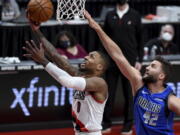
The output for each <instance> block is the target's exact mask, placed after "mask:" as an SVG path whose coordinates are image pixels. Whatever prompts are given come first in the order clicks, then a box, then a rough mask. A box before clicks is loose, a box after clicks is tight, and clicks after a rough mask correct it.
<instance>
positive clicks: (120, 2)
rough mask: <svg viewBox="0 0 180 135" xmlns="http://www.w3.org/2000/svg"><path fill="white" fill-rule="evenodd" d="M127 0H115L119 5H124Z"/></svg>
mask: <svg viewBox="0 0 180 135" xmlns="http://www.w3.org/2000/svg"><path fill="white" fill-rule="evenodd" d="M127 1H128V0H117V3H118V4H119V5H124V4H125V3H127Z"/></svg>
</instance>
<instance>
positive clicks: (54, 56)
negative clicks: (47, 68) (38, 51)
mask: <svg viewBox="0 0 180 135" xmlns="http://www.w3.org/2000/svg"><path fill="white" fill-rule="evenodd" d="M31 28H32V30H33V33H34V34H35V36H36V38H38V40H39V41H40V42H42V43H43V46H44V49H45V54H46V56H47V57H48V59H50V60H51V61H52V62H54V63H55V64H56V65H57V66H58V67H60V68H61V69H64V70H65V71H66V72H68V73H69V74H71V75H80V74H81V73H80V71H79V70H78V68H76V67H74V66H72V65H71V64H70V63H69V61H68V60H67V59H65V58H63V57H62V56H61V55H60V54H59V53H58V52H57V50H56V48H55V47H54V46H53V45H52V44H51V43H50V42H49V41H48V40H47V39H46V37H45V36H44V35H43V34H42V32H41V31H40V30H39V26H36V25H34V24H32V23H31Z"/></svg>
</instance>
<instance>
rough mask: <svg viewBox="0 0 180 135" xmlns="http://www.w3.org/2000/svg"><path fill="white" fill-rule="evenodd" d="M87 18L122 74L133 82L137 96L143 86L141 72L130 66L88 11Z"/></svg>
mask: <svg viewBox="0 0 180 135" xmlns="http://www.w3.org/2000/svg"><path fill="white" fill-rule="evenodd" d="M85 17H86V18H87V20H88V22H89V25H90V26H91V27H92V28H93V29H94V30H95V31H96V32H97V34H98V36H99V38H100V40H101V42H102V44H103V46H104V48H105V49H106V50H107V52H108V54H109V55H110V56H111V57H112V59H113V60H114V61H115V63H116V65H117V66H118V68H119V69H120V70H121V72H122V73H123V74H124V75H125V76H126V77H127V78H128V79H129V81H130V82H131V85H132V88H133V94H135V93H136V90H138V89H139V88H140V87H141V86H142V85H143V83H142V77H141V74H140V72H139V71H138V70H136V69H135V68H134V67H132V66H131V65H130V64H129V62H128V61H127V59H126V58H125V57H124V55H123V53H122V51H121V49H120V48H119V47H118V45H117V44H116V43H115V42H114V41H112V40H111V39H110V37H109V36H108V35H107V34H106V33H105V32H104V31H103V30H102V28H101V27H100V25H99V24H97V23H96V22H95V21H94V19H93V18H92V17H91V16H90V15H89V13H88V12H87V11H85Z"/></svg>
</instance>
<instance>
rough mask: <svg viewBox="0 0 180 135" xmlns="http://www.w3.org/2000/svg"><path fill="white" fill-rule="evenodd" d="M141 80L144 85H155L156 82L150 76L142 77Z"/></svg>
mask: <svg viewBox="0 0 180 135" xmlns="http://www.w3.org/2000/svg"><path fill="white" fill-rule="evenodd" d="M142 80H143V82H144V83H145V84H149V83H156V82H157V79H156V78H155V77H154V76H152V75H148V76H143V78H142Z"/></svg>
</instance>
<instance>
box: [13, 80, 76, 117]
mask: <svg viewBox="0 0 180 135" xmlns="http://www.w3.org/2000/svg"><path fill="white" fill-rule="evenodd" d="M38 81H39V77H35V78H33V79H32V80H31V81H30V85H29V88H21V89H17V88H12V91H13V93H14V96H15V99H14V101H13V102H12V104H11V106H10V108H11V109H15V108H16V107H17V106H18V105H19V106H20V107H21V109H22V111H23V113H24V115H25V116H30V112H29V110H28V108H32V107H33V106H34V104H33V103H34V101H37V105H36V106H37V107H47V106H48V105H49V97H50V95H49V94H50V92H51V93H53V94H54V106H64V105H65V97H69V99H68V101H69V103H70V104H72V99H73V89H70V88H68V89H67V88H65V87H59V88H58V87H57V86H55V85H52V86H48V87H44V88H43V87H35V84H37V83H38ZM66 91H69V92H68V93H69V95H68V96H66ZM25 93H26V94H27V93H28V97H29V98H28V101H27V102H28V103H25V102H24V99H23V96H24V94H25ZM35 94H36V95H37V96H36V97H35V96H34V95H35Z"/></svg>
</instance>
